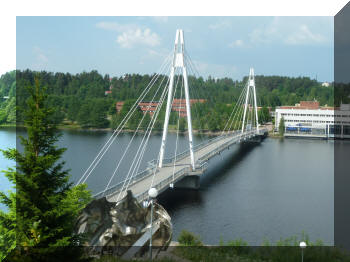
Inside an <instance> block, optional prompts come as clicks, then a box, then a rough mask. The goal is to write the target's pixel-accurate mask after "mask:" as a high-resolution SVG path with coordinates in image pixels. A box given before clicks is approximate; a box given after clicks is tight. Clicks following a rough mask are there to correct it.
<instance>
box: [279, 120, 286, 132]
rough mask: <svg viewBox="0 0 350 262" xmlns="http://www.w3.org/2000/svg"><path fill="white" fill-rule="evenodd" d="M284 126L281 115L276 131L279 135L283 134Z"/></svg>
mask: <svg viewBox="0 0 350 262" xmlns="http://www.w3.org/2000/svg"><path fill="white" fill-rule="evenodd" d="M285 128H286V126H285V124H284V118H283V117H282V118H281V120H280V123H279V125H278V132H279V134H280V136H283V135H284V131H285Z"/></svg>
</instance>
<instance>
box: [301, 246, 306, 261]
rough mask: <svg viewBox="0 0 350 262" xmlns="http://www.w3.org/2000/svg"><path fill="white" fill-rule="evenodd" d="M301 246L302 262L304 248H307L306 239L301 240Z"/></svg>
mask: <svg viewBox="0 0 350 262" xmlns="http://www.w3.org/2000/svg"><path fill="white" fill-rule="evenodd" d="M299 246H300V248H301V262H304V248H306V243H305V242H304V241H301V242H300V243H299Z"/></svg>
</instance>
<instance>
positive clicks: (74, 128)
mask: <svg viewBox="0 0 350 262" xmlns="http://www.w3.org/2000/svg"><path fill="white" fill-rule="evenodd" d="M17 127H19V128H23V129H24V128H25V126H24V125H16V124H5V125H0V129H1V128H17ZM57 129H58V130H67V131H81V132H113V129H112V128H110V127H107V128H82V127H80V126H72V125H58V126H57ZM133 132H135V130H133V129H124V130H122V131H121V133H133ZM162 132H163V130H154V131H153V133H154V134H162ZM176 132H177V130H175V129H168V133H176ZM137 133H139V134H144V133H145V130H139V131H137ZM221 133H222V131H209V130H204V131H203V130H196V129H194V130H193V134H195V135H206V136H218V135H221ZM179 134H181V135H186V134H188V131H187V130H185V131H179ZM268 137H271V138H282V136H280V135H279V134H273V133H271V132H269V133H268Z"/></svg>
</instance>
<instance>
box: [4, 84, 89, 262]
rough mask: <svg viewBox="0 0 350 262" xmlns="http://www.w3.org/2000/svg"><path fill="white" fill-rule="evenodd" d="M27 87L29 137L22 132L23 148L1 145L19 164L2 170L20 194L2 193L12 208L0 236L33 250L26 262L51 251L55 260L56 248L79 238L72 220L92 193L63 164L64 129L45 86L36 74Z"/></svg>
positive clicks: (10, 157)
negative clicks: (59, 143)
mask: <svg viewBox="0 0 350 262" xmlns="http://www.w3.org/2000/svg"><path fill="white" fill-rule="evenodd" d="M27 92H28V93H29V98H28V99H27V107H26V110H25V112H24V115H23V116H24V121H25V122H24V123H25V126H26V130H27V134H28V138H27V139H25V138H23V137H20V139H21V144H22V145H23V147H24V150H23V152H20V151H18V150H17V149H8V150H2V152H3V154H4V156H5V157H6V158H8V159H11V160H14V161H15V162H16V169H11V168H10V169H8V170H7V171H4V173H5V176H6V177H7V178H8V179H9V181H10V182H12V184H13V185H15V186H16V195H15V194H14V193H13V192H10V193H9V194H8V195H6V194H4V193H0V203H2V204H4V205H5V206H7V208H8V210H9V211H8V212H1V213H0V230H1V231H2V232H4V237H3V238H2V239H1V241H2V242H4V243H5V244H6V246H5V249H6V250H7V251H8V250H10V249H11V247H13V246H14V240H16V244H17V246H20V247H22V248H24V251H27V252H29V254H30V255H28V256H26V261H40V260H41V259H44V258H45V257H46V258H47V257H48V256H51V255H52V256H53V258H52V260H55V259H56V257H55V255H54V254H56V252H57V250H58V249H57V248H59V247H60V248H61V247H68V246H69V247H72V246H74V245H76V243H77V240H78V239H79V238H80V237H79V236H77V235H74V234H73V232H74V224H75V220H76V218H77V216H78V214H79V212H80V211H81V209H82V208H83V207H84V206H85V205H86V204H87V203H88V202H89V201H90V193H89V192H88V191H87V190H86V186H85V185H80V186H76V187H72V184H71V183H70V182H69V175H68V171H67V170H64V169H63V168H64V162H62V161H60V159H61V157H62V154H63V153H64V151H65V149H64V148H58V147H57V146H56V145H55V143H56V142H57V141H58V139H59V137H60V134H59V133H58V131H57V128H56V119H55V118H54V117H52V116H54V113H55V111H54V109H53V108H50V107H47V103H46V102H47V95H46V88H45V87H41V86H40V85H39V80H38V79H36V80H35V86H34V87H32V86H28V87H27ZM14 236H15V237H16V238H15V239H14V238H13V237H14ZM35 248H40V249H39V250H37V249H35ZM6 250H5V252H6ZM33 252H34V253H35V254H36V255H33V254H34V253H33ZM37 252H38V253H37ZM59 252H60V253H61V252H62V250H60V251H59ZM3 254H4V253H2V255H3ZM39 254H40V255H39ZM16 255H17V253H16V252H14V254H13V256H16ZM67 255H69V256H73V257H74V259H75V260H79V257H80V255H81V254H80V253H79V252H77V251H75V252H72V253H69V252H67ZM69 256H68V257H69ZM73 257H72V258H73Z"/></svg>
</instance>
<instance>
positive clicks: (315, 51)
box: [16, 16, 334, 81]
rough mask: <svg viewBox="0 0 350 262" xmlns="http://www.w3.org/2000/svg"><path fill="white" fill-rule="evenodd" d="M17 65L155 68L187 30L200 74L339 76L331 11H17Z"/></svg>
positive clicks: (107, 70)
mask: <svg viewBox="0 0 350 262" xmlns="http://www.w3.org/2000/svg"><path fill="white" fill-rule="evenodd" d="M16 27H17V31H16V42H17V43H16V45H17V50H16V56H17V58H16V59H17V61H16V63H17V65H16V67H17V69H26V68H30V69H33V70H47V71H53V72H70V73H79V72H82V71H90V70H93V69H96V70H98V71H99V72H100V73H102V74H110V75H111V76H121V75H123V74H125V73H141V74H144V73H154V72H156V71H157V70H158V69H159V67H160V65H161V64H162V62H163V60H164V59H165V57H166V56H167V55H168V54H169V53H170V52H171V50H173V45H174V37H175V31H176V29H177V28H182V29H183V30H184V34H185V41H186V49H187V51H188V53H189V54H190V56H191V58H192V60H193V61H194V63H195V65H196V67H197V69H198V71H199V73H200V74H201V75H202V76H204V77H208V76H209V75H211V76H212V77H230V78H233V79H238V80H240V79H241V78H242V77H243V76H245V75H247V74H248V73H249V67H254V68H255V73H256V74H258V75H260V74H263V75H283V76H296V77H297V76H309V77H311V78H315V77H316V76H317V79H318V80H319V81H333V67H334V66H333V17H315V16H310V17H17V21H16Z"/></svg>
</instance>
